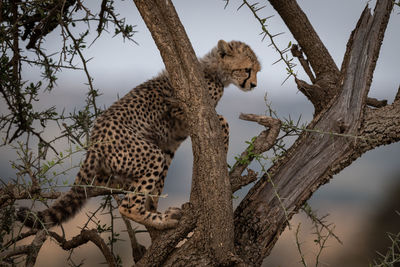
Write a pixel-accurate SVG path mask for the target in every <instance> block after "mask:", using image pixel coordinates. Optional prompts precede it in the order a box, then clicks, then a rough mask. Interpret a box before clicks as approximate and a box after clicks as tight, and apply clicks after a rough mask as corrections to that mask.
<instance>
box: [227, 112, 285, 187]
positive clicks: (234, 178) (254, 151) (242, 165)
mask: <svg viewBox="0 0 400 267" xmlns="http://www.w3.org/2000/svg"><path fill="white" fill-rule="evenodd" d="M239 118H240V119H242V120H247V121H254V122H257V123H258V124H260V125H263V126H265V127H269V129H268V130H265V131H262V132H261V133H260V134H259V135H258V136H257V137H256V138H255V139H254V141H253V142H252V144H251V149H250V147H249V148H247V149H246V150H245V151H244V152H243V153H242V154H241V155H240V158H241V159H242V160H241V162H239V161H238V162H236V163H235V165H234V166H233V167H232V170H231V171H230V172H229V176H230V179H231V185H232V192H235V191H237V190H238V189H240V188H241V187H242V186H245V185H247V184H248V183H249V182H252V181H254V180H255V179H256V178H257V175H256V174H255V173H254V172H252V171H250V172H249V173H248V175H245V176H241V175H242V173H243V171H244V170H245V169H246V168H247V167H248V166H249V164H250V163H251V162H252V161H253V159H254V158H255V157H256V156H257V155H260V154H262V153H263V152H265V151H267V150H269V149H270V148H271V147H272V146H273V145H274V143H275V140H276V138H277V137H278V134H279V131H280V127H281V121H280V120H278V119H274V118H272V117H268V116H260V115H254V114H243V113H242V114H240V116H239Z"/></svg>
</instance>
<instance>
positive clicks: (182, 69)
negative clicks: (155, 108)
mask: <svg viewBox="0 0 400 267" xmlns="http://www.w3.org/2000/svg"><path fill="white" fill-rule="evenodd" d="M134 2H135V4H136V6H137V8H138V10H139V12H140V14H141V16H142V17H143V20H144V21H145V23H146V25H147V27H148V28H149V30H150V32H151V34H152V36H153V39H154V41H155V43H156V45H157V47H158V49H159V51H160V53H161V56H162V58H163V61H164V63H165V67H166V70H167V72H168V75H169V78H170V81H171V83H172V85H173V88H174V90H175V92H174V93H175V95H176V98H177V99H178V100H179V102H180V105H181V107H182V109H183V111H184V113H185V114H186V119H187V122H188V125H189V131H190V137H191V140H192V149H193V156H194V162H193V163H194V164H193V165H194V166H193V176H192V191H191V196H190V202H191V203H192V205H193V208H194V209H195V210H196V214H197V216H198V218H197V224H196V230H195V234H194V236H193V237H192V238H191V242H195V244H196V247H197V248H198V254H199V255H201V257H204V256H206V257H208V258H209V259H211V262H214V263H216V264H223V265H228V264H230V263H231V261H232V255H234V246H233V208H232V200H231V195H232V192H231V186H230V182H229V178H228V171H227V167H226V153H225V151H224V147H223V137H222V136H223V135H222V129H221V128H220V126H219V122H218V119H217V114H216V112H215V110H214V109H213V108H212V107H211V105H210V104H209V103H211V101H210V100H209V95H208V92H207V89H206V88H207V87H206V84H205V81H204V77H203V75H202V72H201V70H200V68H199V64H198V61H197V58H196V55H195V53H194V51H193V48H192V46H191V44H190V41H189V39H188V37H187V35H186V33H185V30H184V28H183V26H182V24H181V23H180V20H179V18H178V15H177V14H176V11H175V8H174V6H173V4H172V2H171V1H170V0H167V1H164V0H162V1H161V0H134ZM210 188H212V189H213V190H210ZM216 214H218V216H215V215H216Z"/></svg>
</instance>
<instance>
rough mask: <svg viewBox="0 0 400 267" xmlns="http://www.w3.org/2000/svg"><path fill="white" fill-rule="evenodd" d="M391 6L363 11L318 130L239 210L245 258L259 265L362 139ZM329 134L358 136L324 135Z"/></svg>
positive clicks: (238, 234)
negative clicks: (292, 220) (295, 215)
mask: <svg viewBox="0 0 400 267" xmlns="http://www.w3.org/2000/svg"><path fill="white" fill-rule="evenodd" d="M282 2H285V3H286V2H287V1H282ZM392 6H393V3H392V1H391V0H382V1H378V2H377V4H376V8H375V12H374V15H371V11H370V10H369V8H368V9H366V11H364V12H363V15H362V16H361V18H360V21H359V23H358V25H357V27H356V29H355V31H354V33H353V35H352V36H351V38H350V41H349V46H348V52H347V53H346V57H345V63H344V68H342V70H344V71H342V75H343V76H342V77H343V78H342V81H341V82H340V83H339V84H338V85H337V86H338V87H337V89H336V90H335V91H336V92H340V94H339V95H338V96H336V97H335V98H334V101H333V102H331V103H330V107H329V108H328V109H325V110H323V111H322V112H321V113H320V114H319V115H316V116H315V117H314V119H313V121H312V122H311V123H310V124H309V125H308V126H307V129H314V130H315V132H308V131H307V132H304V133H303V134H302V135H301V136H300V138H299V139H298V140H297V141H296V142H295V144H294V145H293V146H292V147H291V148H290V149H289V150H288V152H287V153H286V155H285V157H284V158H283V159H281V160H279V161H278V162H277V163H276V164H275V165H274V166H273V167H271V168H270V169H269V170H268V173H267V174H266V175H264V177H263V178H261V179H260V181H259V182H258V183H257V184H256V185H255V186H254V187H253V188H252V189H251V190H250V192H249V194H248V195H247V196H246V197H245V199H244V200H243V201H242V202H241V204H240V205H239V207H238V208H237V209H236V211H235V226H236V228H235V244H236V247H237V253H239V254H240V256H241V257H242V259H244V260H245V262H247V263H249V264H252V265H259V264H260V263H261V261H262V259H263V258H264V257H265V256H266V255H268V254H269V252H270V251H271V249H272V247H273V246H274V244H275V242H276V240H277V239H278V237H279V235H280V234H281V233H282V231H283V230H284V229H285V227H286V226H287V224H288V220H289V219H290V218H291V217H292V215H293V214H295V213H296V212H297V211H298V210H299V208H300V207H301V206H302V204H303V203H304V201H306V200H307V199H308V198H309V197H310V196H311V194H312V193H313V192H314V191H315V190H316V189H317V188H318V187H319V186H321V185H322V184H324V183H326V182H327V181H328V180H329V179H330V178H331V177H332V175H333V174H334V173H337V172H338V171H340V170H342V169H343V168H344V167H345V166H347V165H348V164H349V162H346V164H344V163H343V160H344V159H345V158H346V157H347V155H348V154H352V153H351V152H352V151H354V149H355V146H354V144H355V142H356V141H357V140H359V139H360V138H358V136H359V135H360V132H359V126H360V124H361V122H362V121H363V116H364V114H365V113H364V110H365V101H366V98H367V93H368V91H369V87H370V82H371V77H372V73H373V71H374V68H375V64H376V60H377V57H378V55H379V49H380V46H381V42H382V39H383V34H384V31H385V29H386V26H387V22H388V19H389V16H390V13H391V9H392ZM283 19H284V20H286V18H285V17H283ZM296 23H298V22H296ZM365 55H368V56H367V57H366V56H365ZM350 59H351V60H350ZM317 79H318V78H317ZM385 108H386V107H383V108H380V109H376V111H377V112H379V111H380V110H382V109H385ZM329 132H332V133H339V132H342V133H345V134H347V136H354V137H345V136H343V137H340V136H336V137H334V136H331V135H329V134H324V133H329ZM390 140H391V141H390V142H395V140H396V139H395V138H391V139H390ZM380 143H381V142H380ZM355 159H356V157H353V158H351V159H349V160H350V162H352V161H354V160H355ZM269 181H273V184H272V183H270V182H269ZM276 196H279V199H278V198H277V197H276Z"/></svg>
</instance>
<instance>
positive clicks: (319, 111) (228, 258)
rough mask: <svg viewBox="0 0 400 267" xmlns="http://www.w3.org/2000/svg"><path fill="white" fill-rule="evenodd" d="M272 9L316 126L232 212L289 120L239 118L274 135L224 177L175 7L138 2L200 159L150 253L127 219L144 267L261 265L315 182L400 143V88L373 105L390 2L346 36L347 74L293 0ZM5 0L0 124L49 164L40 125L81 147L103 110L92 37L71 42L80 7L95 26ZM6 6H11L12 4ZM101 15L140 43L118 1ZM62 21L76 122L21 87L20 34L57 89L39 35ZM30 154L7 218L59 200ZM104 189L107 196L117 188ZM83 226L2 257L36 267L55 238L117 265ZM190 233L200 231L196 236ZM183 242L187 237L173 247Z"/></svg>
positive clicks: (68, 4) (217, 134) (8, 199)
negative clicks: (75, 87)
mask: <svg viewBox="0 0 400 267" xmlns="http://www.w3.org/2000/svg"><path fill="white" fill-rule="evenodd" d="M269 2H270V3H271V5H272V6H273V7H274V8H275V10H276V11H277V12H278V14H279V15H280V16H281V17H282V19H283V21H284V22H285V23H286V25H287V27H288V28H289V30H290V31H291V33H292V34H293V36H294V38H295V39H296V41H297V43H298V44H296V45H293V46H291V49H290V50H291V52H292V54H293V56H294V57H296V58H298V60H299V61H300V63H301V65H302V66H303V68H304V70H305V72H306V73H307V75H308V76H309V80H310V81H311V84H309V83H307V82H305V81H303V80H300V79H299V78H298V77H297V76H296V75H294V73H293V72H292V71H291V70H292V69H291V67H292V65H291V64H292V63H291V62H290V61H285V62H286V64H287V65H288V70H289V74H290V75H293V76H294V77H295V79H294V80H295V82H296V84H297V87H298V88H299V90H300V91H301V92H302V93H303V94H304V95H305V96H306V97H307V98H308V99H309V100H310V101H311V103H312V104H313V105H314V108H315V113H314V118H313V120H312V121H311V122H310V123H309V124H308V125H307V126H306V127H305V128H304V129H301V130H299V129H295V131H296V132H300V135H299V137H298V139H297V140H296V142H295V143H294V144H293V145H292V146H291V147H290V148H289V149H288V150H287V151H285V153H284V154H282V155H280V156H279V157H278V158H277V159H276V160H275V161H274V162H273V165H272V167H270V168H269V169H268V170H266V171H265V173H264V174H263V175H262V177H261V178H260V179H259V180H258V181H257V183H256V184H255V185H254V186H253V187H252V188H251V190H250V191H249V193H248V194H247V196H246V197H245V198H244V199H243V200H242V201H241V203H240V204H239V206H238V207H237V208H236V210H235V211H233V207H232V201H231V195H232V193H233V192H235V191H237V190H238V189H240V188H241V187H242V186H244V185H247V184H249V183H250V182H252V181H255V180H256V179H257V174H255V173H254V171H251V170H247V174H246V175H243V172H244V171H245V170H246V168H247V167H248V165H249V164H250V162H251V161H252V160H254V159H258V158H259V157H260V155H261V154H262V153H263V152H265V151H266V150H268V149H270V148H273V149H274V150H275V149H277V148H278V147H279V140H282V139H280V138H278V135H279V132H280V130H281V131H283V133H286V134H288V132H290V131H291V130H288V127H287V126H288V125H287V124H285V122H281V121H280V120H279V119H277V118H273V117H266V116H256V115H252V114H243V115H242V116H241V118H242V119H246V120H251V121H255V122H258V123H260V124H261V125H264V126H266V127H267V129H266V130H265V131H263V132H262V133H260V135H259V136H257V137H256V138H254V139H253V140H252V142H251V143H250V146H249V148H247V149H246V151H244V152H243V153H242V155H241V157H240V158H239V159H238V161H237V162H236V163H235V165H234V166H233V167H232V168H231V169H230V170H229V172H228V170H227V168H226V155H225V154H224V153H223V151H224V149H223V145H222V143H223V142H222V133H221V130H220V128H219V126H218V125H219V123H218V121H217V116H216V113H215V110H214V109H213V108H212V107H211V106H210V105H209V104H208V103H209V101H208V94H207V90H206V86H205V83H204V80H203V77H202V74H201V71H200V68H199V65H198V61H197V58H196V56H195V53H194V51H193V48H192V46H191V44H190V41H189V39H188V37H187V35H186V33H185V30H184V28H183V26H182V24H181V22H180V20H179V17H178V15H177V13H176V11H175V9H174V6H173V4H172V2H171V1H158V0H134V3H135V5H136V7H137V8H138V10H139V12H140V14H141V16H142V18H143V20H144V21H145V23H146V25H147V27H148V28H149V30H150V32H151V34H152V36H153V39H154V41H155V43H156V45H157V47H158V49H159V51H160V54H161V56H162V59H163V61H164V63H165V67H166V70H167V71H168V74H169V77H170V80H171V83H172V85H173V87H174V90H176V97H177V103H178V104H179V105H180V107H181V108H182V109H183V111H184V114H185V117H186V120H187V122H188V125H189V131H190V138H191V140H192V147H193V156H194V163H193V164H194V167H193V176H192V191H191V195H190V203H187V204H185V205H184V206H183V211H184V215H183V217H182V219H181V221H180V223H179V225H178V227H177V228H176V229H171V230H168V231H163V232H157V231H154V230H151V229H149V232H150V235H151V238H152V244H151V246H150V247H149V248H148V249H147V250H145V249H144V248H143V247H142V246H140V245H139V244H138V243H137V242H136V239H135V237H134V231H132V229H131V226H130V223H129V222H128V221H125V223H126V225H127V228H128V231H129V234H130V238H131V244H132V251H133V257H134V259H135V261H136V265H138V266H159V265H164V266H182V265H190V266H214V265H227V266H230V265H238V266H246V265H250V266H252V265H260V264H261V263H262V260H263V259H264V258H265V257H266V256H267V255H268V254H269V253H270V251H271V249H272V248H273V246H274V244H275V242H276V241H277V239H278V237H279V236H280V234H281V233H282V231H283V230H284V229H285V227H286V226H287V225H288V223H289V220H290V218H291V217H292V216H293V215H294V214H296V213H297V212H298V211H299V209H300V208H301V207H303V205H304V203H305V201H306V200H307V199H308V198H310V196H311V195H312V193H313V192H314V191H315V190H317V189H318V187H319V186H321V185H322V184H324V183H326V182H327V181H328V180H329V179H330V178H332V175H333V174H336V173H338V172H340V171H341V170H342V169H344V168H345V167H346V166H348V165H350V164H351V163H352V162H353V161H354V160H355V159H357V158H358V157H360V156H361V155H362V154H363V153H365V152H366V151H369V150H372V149H374V148H375V147H377V146H380V145H383V144H389V143H394V142H397V141H399V140H400V127H399V125H400V90H399V91H398V93H397V95H396V97H395V100H394V102H393V103H392V104H389V105H388V104H387V103H386V102H385V101H378V100H376V99H371V98H368V91H369V88H370V84H371V81H372V75H373V72H374V68H375V64H376V61H377V59H378V55H379V50H380V46H381V43H382V40H383V36H384V32H385V29H386V27H387V23H388V20H389V17H390V14H391V12H392V8H393V1H391V0H381V1H377V4H376V7H375V10H374V11H373V12H371V10H370V8H369V7H366V8H365V10H364V11H363V13H362V14H361V17H360V19H359V21H358V23H357V25H356V27H355V29H354V31H353V32H352V34H351V36H350V38H349V41H348V45H347V51H346V53H345V55H344V58H343V63H342V66H341V68H340V69H339V68H338V67H337V66H336V64H335V63H334V61H333V59H332V57H331V56H330V54H329V52H328V50H327V49H326V47H325V46H324V44H323V43H322V41H321V40H320V39H319V37H318V35H317V33H316V32H315V30H314V29H313V27H312V25H311V23H310V22H309V20H308V19H307V16H306V15H305V14H304V12H303V11H302V10H301V8H300V7H299V6H298V5H297V3H296V1H295V0H269ZM5 3H6V4H5V5H7V6H6V8H7V9H8V10H10V11H11V13H10V14H8V15H7V16H5V14H4V13H3V12H2V13H1V14H2V18H1V21H3V20H4V21H7V22H9V25H10V28H9V30H8V31H5V33H6V34H7V35H5V37H6V38H4V40H5V41H3V44H5V45H4V46H3V49H4V51H6V50H7V49H11V50H7V51H11V52H10V53H11V54H13V57H12V58H9V57H8V56H7V54H6V53H5V55H3V57H2V61H3V62H4V64H2V68H3V69H4V71H2V73H4V74H2V75H3V76H2V80H1V81H2V82H1V92H2V94H3V98H4V99H5V100H6V102H7V104H8V106H9V108H10V110H11V113H10V115H8V116H3V117H2V125H1V126H2V128H3V129H5V130H6V133H7V134H6V138H5V141H6V142H11V141H13V140H15V139H17V138H18V137H20V136H21V135H23V134H27V135H28V136H32V135H33V136H36V137H37V138H38V139H39V141H40V142H39V148H40V149H39V152H40V153H42V154H40V155H39V156H40V157H43V156H45V153H46V151H47V150H49V149H52V148H53V147H52V141H47V140H45V139H44V138H43V137H42V135H41V132H40V131H37V130H35V127H34V125H33V123H34V121H35V120H39V121H40V122H41V123H45V122H46V121H47V120H50V119H51V120H55V121H63V120H65V119H69V120H71V121H72V122H73V123H72V124H70V125H69V126H68V125H63V127H64V128H65V129H64V135H63V136H64V137H66V138H69V140H71V142H75V143H78V144H81V145H82V147H84V146H85V144H84V142H83V141H82V138H83V137H85V136H87V134H88V129H89V128H90V124H91V121H92V120H93V118H94V117H96V116H97V115H98V114H99V113H100V112H101V111H100V110H99V109H98V108H97V106H96V101H95V99H96V96H97V91H96V90H95V89H93V86H92V85H91V77H90V75H89V72H88V70H87V68H86V60H85V59H84V58H83V55H82V53H81V50H80V48H82V46H83V45H84V42H83V37H84V35H82V36H80V37H78V38H75V37H74V36H73V34H72V33H71V31H70V30H69V27H71V25H73V23H75V21H73V20H72V19H71V17H70V15H71V14H72V13H73V12H76V11H77V10H78V9H79V8H80V9H83V10H84V12H87V14H88V17H87V19H89V18H90V16H89V14H90V11H88V10H86V9H85V7H84V6H83V5H82V3H81V2H80V1H73V0H72V1H49V2H44V4H43V5H42V6H41V7H40V8H41V9H42V11H43V12H38V10H39V9H34V8H32V7H30V5H29V4H28V3H27V2H22V4H21V3H17V2H16V1H8V2H5ZM243 6H247V7H248V8H250V10H251V11H252V12H253V14H254V16H255V17H256V18H257V19H258V20H259V21H260V24H261V27H262V29H263V31H264V33H265V34H266V36H270V34H269V33H268V31H267V30H266V27H265V25H264V24H265V19H264V18H261V17H259V16H258V13H257V11H258V6H257V5H255V4H250V3H249V2H248V1H246V0H243ZM2 8H3V9H5V8H4V6H3V7H2ZM29 8H31V9H29ZM21 10H22V11H23V12H25V13H23V15H22V16H21V15H20V13H19V12H20V11H21ZM26 10H28V11H30V13H29V12H26ZM93 19H94V18H93ZM96 20H97V21H98V33H99V34H101V32H102V30H103V29H104V27H105V26H106V24H107V22H108V23H113V24H114V25H115V26H116V33H121V34H123V36H124V37H126V38H131V36H132V35H131V34H132V28H131V27H130V26H129V25H125V24H124V21H123V20H120V19H119V18H118V17H117V16H116V14H115V12H114V9H113V6H112V1H107V0H103V1H102V6H101V11H100V13H99V16H98V17H96ZM22 26H23V27H24V28H25V32H24V35H23V36H20V35H19V32H18V29H19V27H22ZM57 26H61V28H62V32H63V33H64V34H65V39H64V42H66V41H67V40H69V41H70V42H71V43H72V46H71V49H70V51H68V52H65V53H66V54H67V53H70V55H71V56H72V57H73V56H75V55H78V56H79V57H81V58H82V60H83V66H84V71H85V73H86V74H87V76H88V81H89V82H88V84H89V94H88V100H87V106H86V107H85V109H84V110H82V111H80V112H78V113H76V114H71V115H70V116H69V117H65V116H59V115H58V114H55V113H54V112H53V111H52V110H49V111H46V112H45V113H40V114H37V113H35V112H33V110H32V107H31V105H30V102H29V101H32V99H31V100H29V98H28V100H27V98H26V96H29V95H30V94H31V93H32V92H35V90H37V89H38V87H37V86H35V85H31V86H30V87H29V86H28V87H25V88H26V89H25V91H22V88H24V87H23V84H22V82H21V78H20V76H19V75H20V72H19V71H18V70H19V68H20V64H21V60H26V59H25V58H23V57H21V55H20V51H19V39H20V38H25V39H28V40H29V42H28V44H27V48H28V49H34V50H35V51H36V53H37V54H38V56H41V57H42V60H41V61H40V62H44V63H43V65H44V69H45V71H47V75H46V77H48V78H49V79H48V81H49V87H52V83H53V82H54V76H53V73H52V70H54V69H53V68H52V66H53V65H54V63H53V62H51V61H50V60H49V59H48V57H46V55H45V54H44V53H43V51H42V50H41V48H40V44H41V40H42V38H44V37H45V36H46V35H47V34H48V33H50V32H51V31H52V30H54V29H55V28H56V27H57ZM7 37H8V38H7ZM64 47H65V46H64ZM285 52H287V51H279V53H280V55H281V56H282V59H283V60H285V57H283V54H284V53H285ZM304 56H305V57H304ZM46 60H47V62H46ZM64 67H67V66H64ZM9 77H12V78H13V79H10V78H9ZM3 81H4V82H3ZM6 81H8V83H7V82H6ZM39 86H40V85H39ZM29 90H30V91H29ZM46 116H47V117H46ZM78 129H79V130H78ZM76 130H78V131H76ZM292 130H293V129H292ZM277 140H278V141H277ZM26 151H27V150H26ZM29 155H30V154H29V152H26V155H24V157H23V159H24V160H25V161H24V163H25V165H23V166H21V165H18V166H15V167H16V168H17V169H19V170H20V171H21V172H24V174H26V175H28V176H29V178H30V179H31V181H32V183H31V184H30V185H28V186H25V187H23V189H22V190H21V187H19V184H18V183H17V184H8V185H5V186H4V187H3V188H2V193H3V194H2V199H1V205H2V210H3V211H4V214H12V212H13V207H14V204H15V200H17V199H24V198H31V197H32V196H35V197H36V198H38V197H42V198H56V197H57V196H59V193H58V192H55V191H51V192H48V191H46V190H43V186H42V185H43V183H42V181H43V179H44V178H45V175H44V174H45V173H46V171H47V170H48V168H50V167H51V166H47V167H46V168H47V169H46V168H45V171H43V165H42V166H41V168H40V169H39V170H37V171H32V169H31V168H30V167H31V165H32V162H31V158H32V157H31V158H29V157H30V156H29ZM61 157H62V156H61ZM29 170H31V171H29ZM209 188H213V190H209ZM103 189H104V190H103V191H101V192H100V193H101V194H113V193H118V192H115V191H114V192H110V190H108V189H107V188H103ZM116 198H118V197H116ZM110 200H111V198H110V197H108V198H107V200H106V203H110ZM109 205H110V204H109ZM111 207H112V204H111ZM111 214H112V211H111ZM6 219H8V220H12V216H9V217H4V218H3V221H4V222H6V221H7V220H6ZM3 225H7V224H5V223H3ZM86 226H87V225H85V227H86ZM85 227H84V228H83V230H82V232H81V233H80V234H79V235H78V236H76V237H74V238H72V239H71V240H65V238H64V237H63V236H60V235H58V234H56V233H54V232H52V231H50V230H40V231H38V230H31V231H28V232H21V233H19V234H18V235H17V236H15V237H14V238H13V239H12V240H11V241H9V242H8V243H7V244H5V246H4V247H5V248H6V249H4V250H3V251H2V252H1V253H0V256H1V259H2V261H3V262H5V263H6V262H12V259H13V257H14V256H15V255H20V254H25V255H27V258H26V263H27V265H33V264H34V263H35V259H36V257H37V253H38V251H39V250H40V248H41V246H42V244H43V242H44V241H45V240H46V238H47V237H48V236H51V237H52V238H54V239H55V240H56V241H57V242H58V243H59V244H60V246H61V247H62V248H64V249H66V250H70V249H73V248H76V247H78V246H80V245H81V244H84V243H86V242H88V241H91V242H93V243H95V244H96V245H97V246H98V247H99V248H100V249H101V251H102V252H103V254H104V256H105V258H106V260H107V262H108V263H109V265H111V266H115V265H117V264H118V260H117V259H116V257H115V256H114V255H113V250H112V242H111V243H110V244H109V245H110V246H107V244H106V243H105V241H104V240H103V239H102V237H101V236H100V235H99V232H101V231H102V230H104V229H101V228H100V230H99V228H98V229H87V228H85ZM2 231H5V232H11V231H12V229H11V228H10V227H9V226H8V228H7V227H5V226H3V229H2ZM190 232H193V234H192V235H190V238H188V234H189V233H190ZM29 235H35V238H34V240H33V242H32V243H31V244H30V245H26V246H18V247H16V248H15V247H14V248H13V249H11V246H10V244H11V243H15V242H17V241H19V240H20V239H23V238H24V237H26V236H29ZM182 240H186V242H184V244H183V245H182V246H179V247H177V244H178V243H179V242H180V241H182ZM10 242H11V243H10ZM110 247H111V248H110Z"/></svg>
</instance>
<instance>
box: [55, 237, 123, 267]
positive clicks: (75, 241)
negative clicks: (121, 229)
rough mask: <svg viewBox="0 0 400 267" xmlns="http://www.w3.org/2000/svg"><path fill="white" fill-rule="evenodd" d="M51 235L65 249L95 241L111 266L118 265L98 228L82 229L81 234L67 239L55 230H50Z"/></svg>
mask: <svg viewBox="0 0 400 267" xmlns="http://www.w3.org/2000/svg"><path fill="white" fill-rule="evenodd" d="M49 234H50V236H51V237H53V238H54V239H55V240H57V242H58V243H59V244H60V246H61V248H62V249H64V250H71V249H73V248H76V247H79V246H81V245H83V244H86V243H87V242H89V241H91V242H93V243H94V244H95V245H96V246H97V247H98V248H99V249H100V251H101V252H102V253H103V255H104V257H105V259H106V261H107V263H108V265H109V266H117V263H116V261H115V259H114V255H113V254H112V252H111V250H110V249H109V248H108V247H107V244H106V243H105V242H104V240H103V239H102V238H101V237H100V235H99V234H98V233H97V230H96V229H92V230H82V231H81V233H80V234H78V235H76V236H74V237H73V238H72V239H71V240H65V239H64V238H63V237H61V236H60V235H58V234H57V233H55V232H49Z"/></svg>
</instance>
